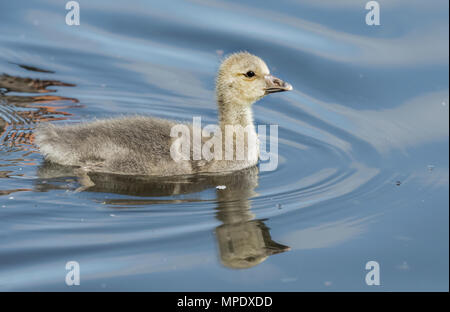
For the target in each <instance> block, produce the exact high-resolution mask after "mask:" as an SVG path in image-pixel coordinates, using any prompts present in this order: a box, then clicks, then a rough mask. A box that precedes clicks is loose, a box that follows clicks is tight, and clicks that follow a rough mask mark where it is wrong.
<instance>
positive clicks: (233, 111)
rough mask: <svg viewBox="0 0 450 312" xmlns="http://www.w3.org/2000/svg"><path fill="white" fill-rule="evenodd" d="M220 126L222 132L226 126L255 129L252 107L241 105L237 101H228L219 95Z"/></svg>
mask: <svg viewBox="0 0 450 312" xmlns="http://www.w3.org/2000/svg"><path fill="white" fill-rule="evenodd" d="M217 106H218V109H219V125H220V128H222V130H223V129H224V128H225V126H226V125H232V126H234V125H240V126H242V127H243V128H245V127H247V126H250V128H252V129H254V127H255V126H254V124H253V112H252V109H251V105H249V104H248V103H240V102H239V101H238V100H237V99H227V98H226V97H224V96H220V95H218V97H217Z"/></svg>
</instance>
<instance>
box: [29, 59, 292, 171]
mask: <svg viewBox="0 0 450 312" xmlns="http://www.w3.org/2000/svg"><path fill="white" fill-rule="evenodd" d="M289 90H292V86H291V85H290V84H288V83H286V82H284V81H282V80H281V79H279V78H276V77H274V76H272V75H271V74H270V71H269V69H268V67H267V65H266V63H265V62H264V61H263V60H262V59H260V58H259V57H257V56H255V55H252V54H250V53H248V52H239V53H234V54H232V55H230V56H229V57H227V58H226V59H225V60H224V61H223V62H222V64H221V65H220V68H219V72H218V75H217V79H216V98H217V106H218V114H219V127H220V129H222V130H224V129H225V128H226V126H228V125H231V126H242V127H243V128H245V129H246V131H248V133H247V137H246V143H247V142H248V138H249V137H257V135H256V131H255V127H254V124H253V114H252V108H251V106H252V104H253V103H255V102H256V101H258V100H259V99H261V98H262V97H264V96H265V95H267V94H270V93H275V92H282V91H289ZM175 125H177V124H176V123H175V122H173V121H169V120H163V119H158V118H152V117H141V116H136V117H122V118H116V119H105V120H97V121H94V122H89V123H81V124H78V125H67V126H55V125H53V124H47V125H40V126H39V127H38V128H37V130H36V133H35V142H36V144H37V145H38V146H39V148H40V152H41V153H42V154H43V155H44V157H45V159H46V160H47V161H50V162H53V163H57V164H61V165H66V166H74V167H77V168H79V169H81V170H82V171H83V172H104V173H114V174H125V175H154V176H174V175H186V174H196V173H223V172H233V171H236V170H241V169H244V168H248V167H252V166H255V165H256V164H257V162H258V159H259V145H258V144H247V145H246V147H247V148H246V150H245V157H244V159H239V160H238V159H236V157H235V156H236V154H233V155H234V158H233V159H231V160H230V159H227V160H225V159H215V158H214V159H210V160H205V159H201V160H193V159H192V158H189V159H174V157H173V156H174V155H173V151H172V153H171V146H172V145H173V144H174V142H175V140H177V138H175V137H173V136H171V129H172V128H173V127H174V126H175ZM187 126H188V128H189V129H190V132H191V134H192V133H193V131H194V130H195V128H194V127H193V126H192V125H187ZM191 137H192V136H191ZM202 140H203V141H204V138H202ZM233 140H236V137H233ZM233 140H232V141H231V142H230V141H227V142H225V141H226V140H225V136H223V143H222V148H223V149H224V150H226V149H227V148H231V149H233V147H234V145H235V143H236V142H235V141H233ZM256 140H257V139H256ZM230 144H231V146H229V145H230ZM236 146H237V144H236ZM190 152H191V154H192V148H191V149H190Z"/></svg>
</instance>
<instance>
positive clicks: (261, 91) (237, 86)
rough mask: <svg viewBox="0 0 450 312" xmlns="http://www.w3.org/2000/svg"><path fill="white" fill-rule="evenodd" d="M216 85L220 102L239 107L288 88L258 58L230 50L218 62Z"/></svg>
mask: <svg viewBox="0 0 450 312" xmlns="http://www.w3.org/2000/svg"><path fill="white" fill-rule="evenodd" d="M216 88H217V96H218V97H219V100H221V102H225V103H232V104H234V105H243V106H246V105H248V106H249V105H251V104H253V103H254V102H256V101H257V100H259V99H261V98H262V97H264V96H265V95H267V94H270V93H275V92H282V91H290V90H292V86H291V85H290V84H289V83H287V82H284V81H283V80H281V79H279V78H277V77H274V76H272V75H271V74H270V71H269V68H268V67H267V65H266V63H264V61H263V60H262V59H260V58H259V57H257V56H255V55H253V54H250V53H248V52H239V53H234V54H232V55H230V56H229V57H227V58H226V59H225V60H224V61H223V62H222V64H221V65H220V68H219V74H218V76H217V81H216Z"/></svg>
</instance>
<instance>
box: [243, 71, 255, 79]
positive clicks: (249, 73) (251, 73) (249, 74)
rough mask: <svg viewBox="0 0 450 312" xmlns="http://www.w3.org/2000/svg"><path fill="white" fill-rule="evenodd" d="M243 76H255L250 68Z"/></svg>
mask: <svg viewBox="0 0 450 312" xmlns="http://www.w3.org/2000/svg"><path fill="white" fill-rule="evenodd" d="M245 76H246V77H249V78H251V77H253V76H255V73H254V72H252V71H251V70H250V71H248V72H247V73H246V74H245Z"/></svg>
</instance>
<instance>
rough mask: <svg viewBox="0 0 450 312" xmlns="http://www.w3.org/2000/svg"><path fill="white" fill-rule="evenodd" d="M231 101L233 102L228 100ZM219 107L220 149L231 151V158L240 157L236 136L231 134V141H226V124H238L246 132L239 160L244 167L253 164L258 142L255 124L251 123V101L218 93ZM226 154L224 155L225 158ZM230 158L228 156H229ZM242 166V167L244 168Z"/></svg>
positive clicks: (256, 159)
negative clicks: (244, 101) (241, 155)
mask: <svg viewBox="0 0 450 312" xmlns="http://www.w3.org/2000/svg"><path fill="white" fill-rule="evenodd" d="M228 101H233V102H228ZM217 104H218V108H219V124H220V128H221V131H222V133H223V134H225V135H224V136H222V140H223V141H222V142H223V143H222V149H223V150H224V151H225V153H227V150H231V151H233V155H232V157H233V158H231V159H240V158H239V157H240V156H239V157H237V155H238V153H239V152H238V151H237V149H238V141H237V140H238V138H237V137H236V136H232V141H231V142H230V141H228V138H227V137H228V131H227V126H240V127H242V128H243V129H244V131H245V132H246V133H247V135H245V140H244V149H243V152H244V155H243V158H241V159H240V160H244V164H245V165H244V167H248V166H252V165H255V164H256V163H257V162H258V158H259V142H258V135H257V133H256V129H255V125H254V124H253V113H252V109H251V103H242V102H239V100H238V99H236V98H230V97H223V96H220V94H219V95H218V97H217ZM230 144H231V145H230ZM226 157H227V156H225V158H226ZM229 159H230V158H229ZM244 167H242V168H244Z"/></svg>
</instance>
